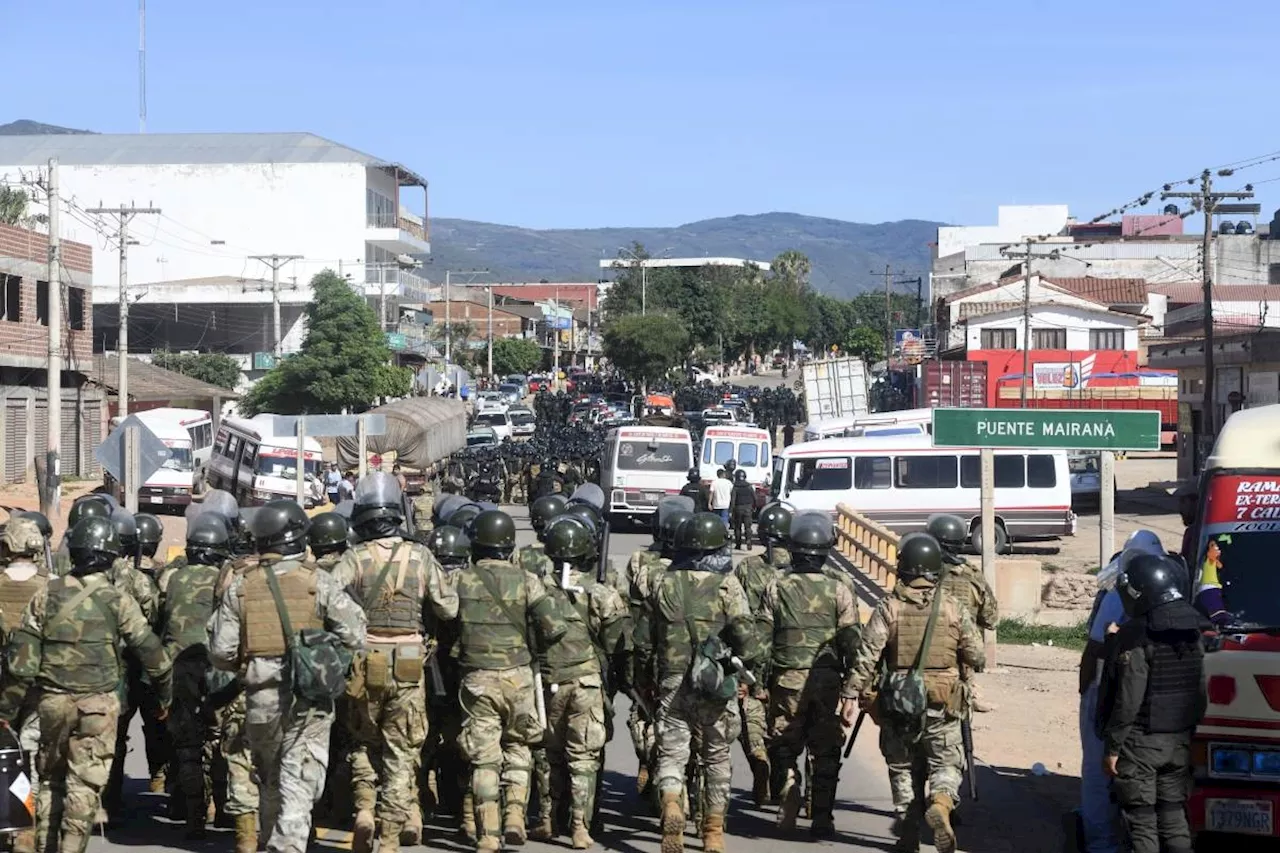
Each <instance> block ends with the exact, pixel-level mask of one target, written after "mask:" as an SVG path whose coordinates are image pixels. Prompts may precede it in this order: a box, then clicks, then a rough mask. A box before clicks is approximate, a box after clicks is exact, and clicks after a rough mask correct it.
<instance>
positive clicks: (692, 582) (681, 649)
mask: <svg viewBox="0 0 1280 853" xmlns="http://www.w3.org/2000/svg"><path fill="white" fill-rule="evenodd" d="M724 581H725V575H721V574H717V573H715V572H702V571H697V570H695V569H686V568H679V569H668V570H667V571H666V572H664V573H663V574H662V577H661V579H659V580H657V581H656V582H655V583H654V599H655V602H654V603H655V604H656V607H655V608H654V611H655V612H654V618H655V619H657V620H658V626H657V640H658V642H657V645H658V648H657V649H655V651H656V653H657V656H658V660H659V661H660V670H661V673H660V674H661V675H662V676H665V675H674V674H676V673H680V672H684V671H685V670H686V669H688V668H689V662H690V660H691V658H692V653H693V647H694V646H695V645H696V644H698V643H701V642H702V641H703V640H705V639H707V638H708V637H710V636H711V635H713V634H719V633H720V631H721V630H722V629H723V628H724V626H725V614H724V609H723V608H722V607H721V606H720V587H721V586H722V585H723V584H724ZM686 583H687V584H688V586H689V598H688V600H685V597H684V586H685V584H686ZM686 616H687V618H686ZM686 622H692V623H693V630H694V631H695V632H697V635H698V636H697V637H690V636H689V629H688V627H686Z"/></svg>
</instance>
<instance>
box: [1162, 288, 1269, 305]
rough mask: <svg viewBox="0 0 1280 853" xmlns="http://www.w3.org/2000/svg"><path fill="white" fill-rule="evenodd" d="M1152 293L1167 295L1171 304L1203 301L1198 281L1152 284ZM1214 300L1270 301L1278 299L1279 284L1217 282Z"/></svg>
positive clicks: (1202, 289) (1190, 303) (1192, 303)
mask: <svg viewBox="0 0 1280 853" xmlns="http://www.w3.org/2000/svg"><path fill="white" fill-rule="evenodd" d="M1151 292H1152V293H1162V294H1164V295H1165V296H1167V297H1169V303H1170V304H1171V305H1195V304H1197V303H1200V302H1203V301H1204V285H1202V284H1200V283H1199V282H1183V283H1181V284H1153V285H1151ZM1213 299H1214V301H1215V302H1270V301H1272V300H1280V284H1219V285H1215V286H1214V288H1213Z"/></svg>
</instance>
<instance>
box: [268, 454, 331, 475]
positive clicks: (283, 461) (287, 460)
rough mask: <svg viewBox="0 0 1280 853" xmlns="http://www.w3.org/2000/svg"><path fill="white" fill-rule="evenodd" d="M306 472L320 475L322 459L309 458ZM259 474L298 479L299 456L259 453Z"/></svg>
mask: <svg viewBox="0 0 1280 853" xmlns="http://www.w3.org/2000/svg"><path fill="white" fill-rule="evenodd" d="M306 472H307V474H309V475H311V476H312V477H318V476H320V460H318V459H308V460H307V462H306ZM258 476H260V477H278V478H280V479H282V480H296V479H298V457H297V454H294V455H293V456H263V455H261V454H259V455H258Z"/></svg>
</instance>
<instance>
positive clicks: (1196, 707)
mask: <svg viewBox="0 0 1280 853" xmlns="http://www.w3.org/2000/svg"><path fill="white" fill-rule="evenodd" d="M1133 654H1146V655H1147V658H1148V660H1149V662H1150V672H1149V673H1148V675H1147V694H1146V696H1144V697H1143V699H1142V706H1141V707H1140V708H1139V709H1138V716H1137V720H1136V722H1137V724H1138V725H1139V726H1142V727H1143V729H1145V730H1146V732H1147V733H1148V734H1168V733H1173V732H1187V731H1190V730H1191V729H1194V728H1195V727H1196V725H1197V724H1198V723H1199V721H1200V720H1199V717H1200V672H1201V668H1202V655H1201V653H1200V651H1199V649H1198V648H1194V647H1193V648H1188V649H1186V650H1185V651H1183V653H1182V654H1181V655H1179V654H1178V650H1177V649H1175V648H1174V647H1173V646H1170V645H1166V644H1164V643H1159V644H1157V643H1150V644H1149V645H1148V646H1147V647H1146V648H1138V649H1135V650H1134V651H1133Z"/></svg>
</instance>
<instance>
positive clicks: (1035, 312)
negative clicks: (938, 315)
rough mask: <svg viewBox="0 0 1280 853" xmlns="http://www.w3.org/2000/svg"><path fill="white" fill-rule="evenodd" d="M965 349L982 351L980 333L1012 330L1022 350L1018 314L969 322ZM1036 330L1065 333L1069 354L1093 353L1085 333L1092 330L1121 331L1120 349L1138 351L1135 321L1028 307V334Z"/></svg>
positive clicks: (1052, 308) (1060, 308) (1104, 315)
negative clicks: (1121, 344) (1079, 352)
mask: <svg viewBox="0 0 1280 853" xmlns="http://www.w3.org/2000/svg"><path fill="white" fill-rule="evenodd" d="M966 326H967V328H968V331H967V334H966V345H967V347H968V348H969V349H971V350H975V349H982V330H983V329H1016V330H1017V333H1018V334H1017V349H1021V348H1022V314H1021V313H1020V312H1006V313H1004V314H995V315H992V316H990V317H983V318H980V319H979V318H973V319H970V320H969V322H968V323H966ZM1036 329H1066V332H1067V346H1066V349H1069V350H1087V349H1093V347H1091V346H1090V345H1089V332H1091V331H1093V330H1094V329H1124V348H1125V349H1127V350H1136V349H1137V348H1138V329H1137V325H1136V321H1131V322H1126V321H1125V320H1123V319H1118V318H1115V317H1112V316H1109V315H1107V314H1102V313H1098V312H1093V311H1083V310H1078V309H1075V308H1068V307H1064V306H1052V307H1044V306H1041V307H1034V306H1033V307H1032V313H1031V331H1032V333H1033V335H1034V333H1035V330H1036Z"/></svg>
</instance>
